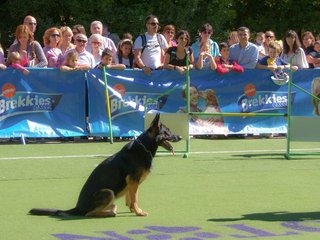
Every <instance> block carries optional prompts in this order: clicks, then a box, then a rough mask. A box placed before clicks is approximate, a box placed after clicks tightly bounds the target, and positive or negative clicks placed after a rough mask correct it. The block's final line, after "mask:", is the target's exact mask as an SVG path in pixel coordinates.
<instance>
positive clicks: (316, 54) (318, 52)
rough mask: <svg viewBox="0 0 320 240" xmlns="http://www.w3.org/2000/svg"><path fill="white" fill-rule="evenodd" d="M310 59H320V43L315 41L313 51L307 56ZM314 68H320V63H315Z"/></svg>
mask: <svg viewBox="0 0 320 240" xmlns="http://www.w3.org/2000/svg"><path fill="white" fill-rule="evenodd" d="M307 58H308V59H312V60H313V59H315V58H320V41H319V40H318V41H315V43H314V45H313V51H312V52H311V53H309V54H308V55H307ZM313 67H314V68H318V67H320V62H318V63H317V62H314V63H313Z"/></svg>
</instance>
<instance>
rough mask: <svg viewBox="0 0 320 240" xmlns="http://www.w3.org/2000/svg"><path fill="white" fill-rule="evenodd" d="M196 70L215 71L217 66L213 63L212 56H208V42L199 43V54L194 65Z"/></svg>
mask: <svg viewBox="0 0 320 240" xmlns="http://www.w3.org/2000/svg"><path fill="white" fill-rule="evenodd" d="M196 68H197V69H211V70H216V68H217V64H216V62H215V61H214V58H213V56H212V55H211V54H210V44H209V42H201V43H200V54H199V57H198V61H197V63H196Z"/></svg>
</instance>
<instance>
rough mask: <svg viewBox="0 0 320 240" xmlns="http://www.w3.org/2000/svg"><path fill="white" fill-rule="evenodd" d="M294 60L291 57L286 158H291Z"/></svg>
mask: <svg viewBox="0 0 320 240" xmlns="http://www.w3.org/2000/svg"><path fill="white" fill-rule="evenodd" d="M292 60H293V57H291V58H290V71H289V83H288V102H287V116H288V118H287V119H288V125H287V152H286V154H285V158H286V159H291V157H290V139H291V129H290V127H291V101H292V100H291V91H292Z"/></svg>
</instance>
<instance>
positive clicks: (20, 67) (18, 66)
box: [9, 63, 27, 71]
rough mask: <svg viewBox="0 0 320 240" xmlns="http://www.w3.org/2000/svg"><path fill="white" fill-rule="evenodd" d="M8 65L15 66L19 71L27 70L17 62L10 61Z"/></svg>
mask: <svg viewBox="0 0 320 240" xmlns="http://www.w3.org/2000/svg"><path fill="white" fill-rule="evenodd" d="M9 66H10V67H13V68H16V69H19V70H21V71H25V70H27V69H26V68H25V67H24V66H22V65H21V64H19V63H12V64H11V65H9Z"/></svg>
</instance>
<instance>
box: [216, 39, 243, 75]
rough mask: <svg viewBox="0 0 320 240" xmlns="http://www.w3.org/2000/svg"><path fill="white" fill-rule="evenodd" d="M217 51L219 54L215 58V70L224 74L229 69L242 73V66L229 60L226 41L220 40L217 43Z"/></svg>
mask: <svg viewBox="0 0 320 240" xmlns="http://www.w3.org/2000/svg"><path fill="white" fill-rule="evenodd" d="M219 51H220V55H221V56H217V57H216V58H215V61H216V64H217V72H218V73H220V74H225V73H228V72H230V71H235V72H238V73H243V72H244V68H243V67H242V66H240V65H239V64H238V63H237V62H236V61H231V60H230V58H229V46H228V44H227V43H225V42H222V43H220V44H219Z"/></svg>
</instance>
